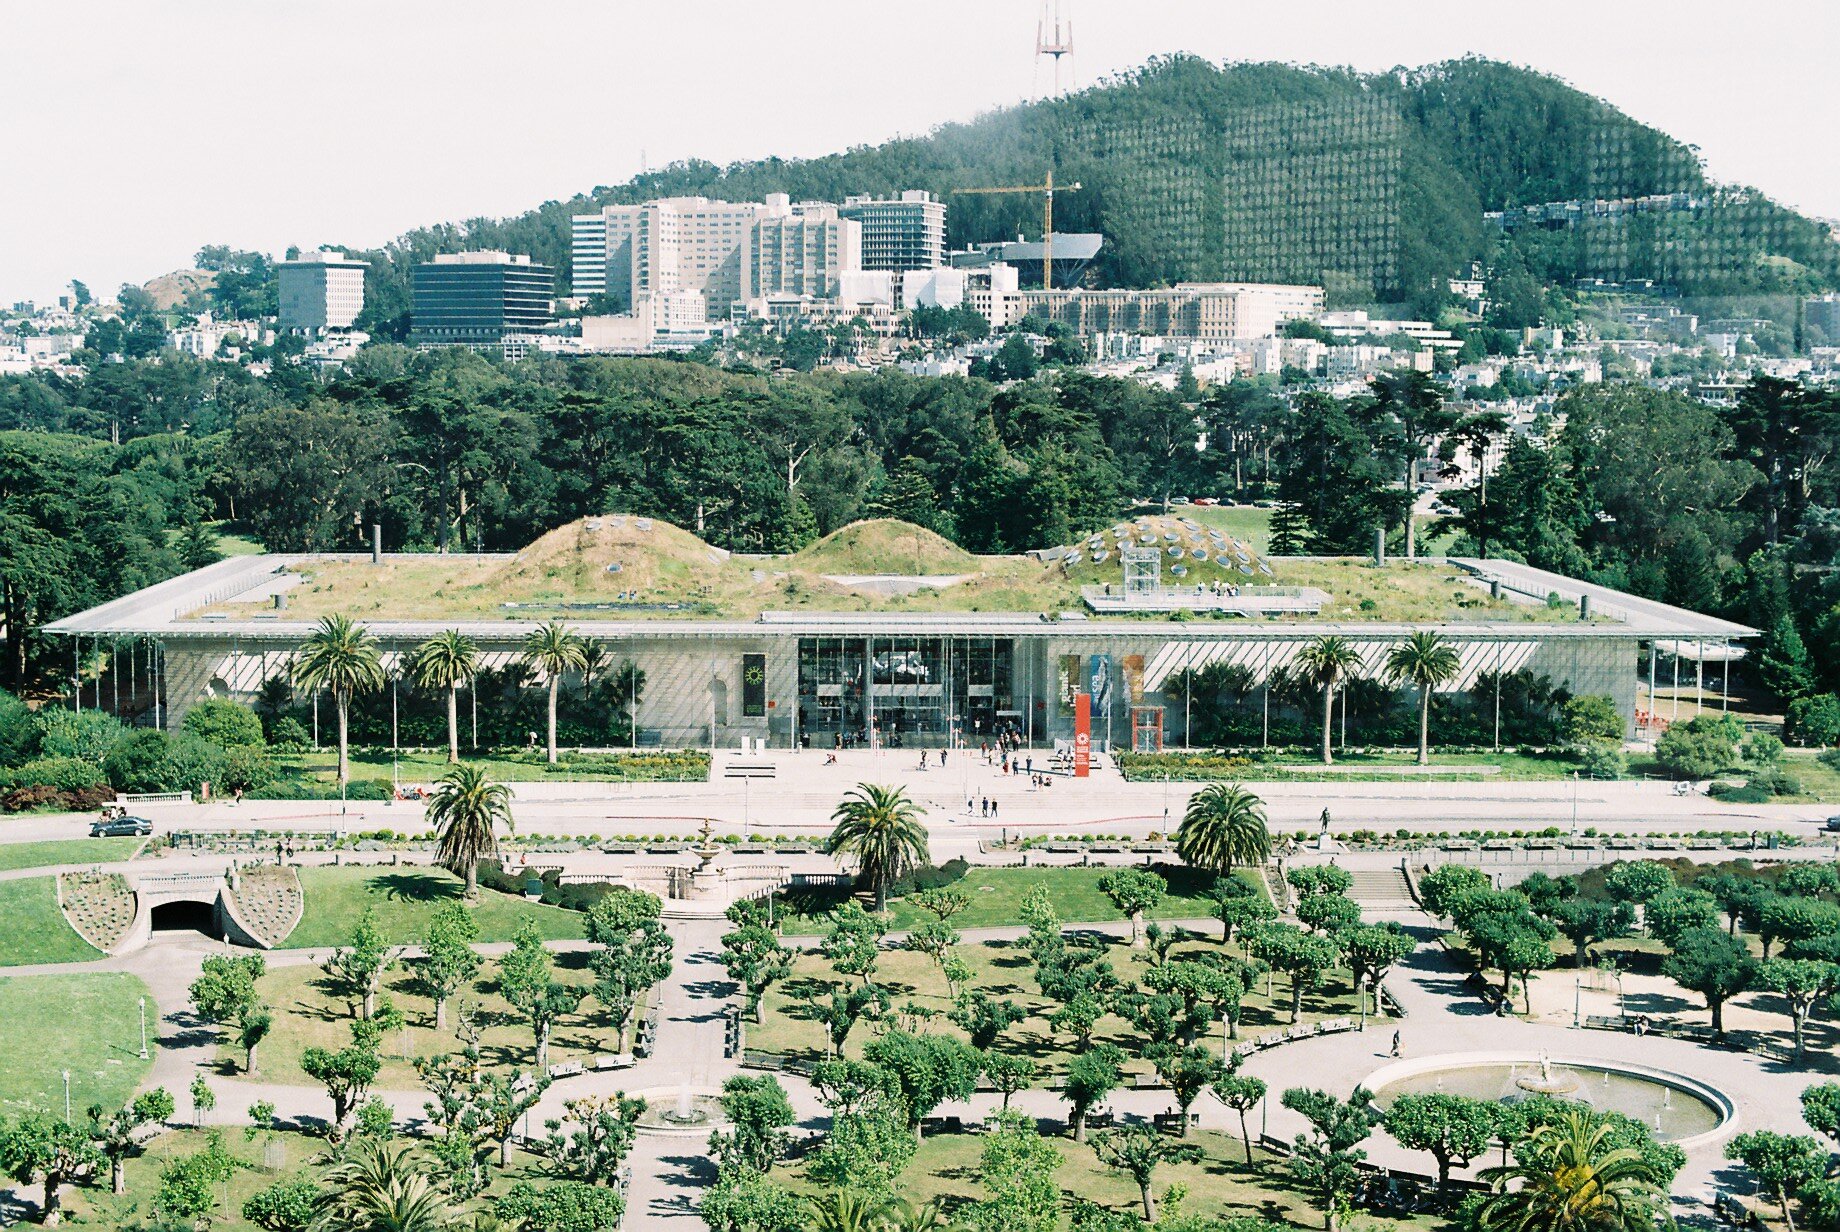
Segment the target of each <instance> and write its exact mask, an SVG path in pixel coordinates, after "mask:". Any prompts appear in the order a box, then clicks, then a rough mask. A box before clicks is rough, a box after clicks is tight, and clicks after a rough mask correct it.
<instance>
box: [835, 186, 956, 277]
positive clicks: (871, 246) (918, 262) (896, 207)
mask: <svg viewBox="0 0 1840 1232" xmlns="http://www.w3.org/2000/svg"><path fill="white" fill-rule="evenodd" d="M838 214H839V215H841V216H842V217H844V218H848V219H853V220H854V221H855V222H857V223H859V224H860V225H861V226H862V267H863V268H864V269H866V270H887V271H889V272H891V273H895V274H899V273H903V272H905V271H907V270H920V269H936V268H938V267H939V266H941V265H944V264H945V263H946V205H945V202H943V201H936V200H934V199H933V194H932V193H929V192H921V191H918V190H910V191H908V192H904V193H902V194H901V195H900V196H898V197H868V196H856V197H845V198H844V199H843V205H842V207H841V208H840V209H839V210H838Z"/></svg>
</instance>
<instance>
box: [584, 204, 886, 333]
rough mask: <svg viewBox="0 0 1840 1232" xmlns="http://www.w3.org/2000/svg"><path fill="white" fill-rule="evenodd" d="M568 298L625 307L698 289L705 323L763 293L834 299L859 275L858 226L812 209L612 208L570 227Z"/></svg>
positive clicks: (821, 207)
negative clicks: (841, 283) (845, 281)
mask: <svg viewBox="0 0 1840 1232" xmlns="http://www.w3.org/2000/svg"><path fill="white" fill-rule="evenodd" d="M571 227H572V231H571V240H572V244H573V248H572V252H573V262H574V269H575V275H574V293H575V294H576V295H577V296H583V297H587V296H595V295H608V296H611V297H612V298H613V299H615V300H616V301H617V302H619V303H621V304H623V305H631V304H635V303H637V302H638V300H639V297H640V296H641V295H644V294H647V293H651V292H662V293H666V294H669V293H672V292H677V291H695V292H697V293H698V294H700V295H702V297H703V301H704V304H705V306H706V309H707V311H708V313H709V315H710V316H711V317H713V318H720V317H726V316H727V315H728V314H729V311H730V310H731V308H732V307H733V305H734V304H736V303H737V302H745V301H748V300H751V299H755V298H758V297H762V296H766V295H779V294H785V295H811V296H815V297H821V298H828V297H832V296H835V295H836V294H837V286H838V280H839V278H840V277H841V276H842V275H843V274H845V273H849V272H852V271H855V270H860V269H861V268H862V230H861V227H860V226H859V225H858V224H857V223H855V222H853V221H851V220H848V219H845V218H842V217H840V216H839V215H838V212H837V207H836V206H833V205H827V204H823V203H818V202H801V203H798V204H794V203H793V202H792V201H791V200H790V199H789V198H787V197H786V195H785V194H783V193H775V194H772V195H770V196H768V197H767V199H766V200H765V201H764V202H730V201H712V200H710V199H708V198H707V197H670V198H665V199H663V200H659V201H647V202H645V203H643V204H641V205H609V206H606V207H604V208H602V210H601V211H600V213H598V214H579V215H576V216H575V217H574V218H573V219H572V220H571Z"/></svg>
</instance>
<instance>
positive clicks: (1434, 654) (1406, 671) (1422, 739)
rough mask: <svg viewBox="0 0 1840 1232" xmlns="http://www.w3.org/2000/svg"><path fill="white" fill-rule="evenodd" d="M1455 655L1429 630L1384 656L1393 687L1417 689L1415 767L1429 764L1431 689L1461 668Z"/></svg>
mask: <svg viewBox="0 0 1840 1232" xmlns="http://www.w3.org/2000/svg"><path fill="white" fill-rule="evenodd" d="M1461 666H1462V665H1461V663H1459V662H1458V660H1457V652H1456V651H1454V650H1452V649H1451V648H1450V644H1449V643H1448V642H1446V641H1445V640H1444V639H1443V638H1441V637H1439V636H1438V635H1437V634H1435V633H1433V632H1431V631H1430V630H1422V631H1420V632H1418V633H1414V634H1413V635H1412V636H1411V637H1408V638H1407V639H1406V640H1405V641H1403V642H1401V643H1399V645H1397V646H1395V647H1393V649H1392V651H1391V652H1390V653H1389V654H1388V655H1387V656H1386V674H1387V677H1388V678H1389V679H1391V680H1392V681H1393V683H1395V684H1413V685H1417V686H1418V764H1419V765H1421V766H1428V765H1430V764H1431V690H1433V689H1435V688H1437V687H1438V686H1439V685H1441V684H1443V683H1444V682H1446V681H1448V680H1450V679H1451V678H1452V677H1454V676H1455V675H1456V674H1457V670H1458V668H1459V667H1461Z"/></svg>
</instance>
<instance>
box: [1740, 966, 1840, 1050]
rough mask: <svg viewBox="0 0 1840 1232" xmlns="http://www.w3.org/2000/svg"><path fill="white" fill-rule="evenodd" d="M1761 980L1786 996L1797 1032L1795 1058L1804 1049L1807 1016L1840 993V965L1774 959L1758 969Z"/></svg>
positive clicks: (1764, 984) (1772, 989) (1792, 1023)
mask: <svg viewBox="0 0 1840 1232" xmlns="http://www.w3.org/2000/svg"><path fill="white" fill-rule="evenodd" d="M1757 978H1758V983H1759V984H1761V985H1762V986H1763V987H1765V988H1767V989H1769V990H1770V991H1771V992H1774V993H1775V994H1776V995H1777V996H1779V997H1781V998H1782V999H1783V1002H1784V1004H1785V1005H1786V1006H1787V1007H1788V1014H1789V1021H1790V1023H1791V1025H1792V1026H1793V1028H1794V1031H1795V1060H1796V1062H1797V1063H1798V1064H1799V1063H1800V1062H1801V1060H1802V1054H1803V1052H1804V1045H1805V1036H1806V1034H1807V1026H1808V1017H1809V1015H1810V1014H1812V1013H1813V1012H1814V1007H1815V1006H1816V1004H1818V1003H1819V1002H1820V1001H1821V1000H1822V999H1823V998H1826V997H1830V996H1832V995H1833V994H1834V993H1836V992H1840V965H1836V964H1834V963H1830V962H1816V961H1813V960H1811V959H1805V958H1772V959H1770V960H1769V961H1768V962H1766V963H1764V964H1763V965H1762V966H1761V967H1760V968H1758V971H1757Z"/></svg>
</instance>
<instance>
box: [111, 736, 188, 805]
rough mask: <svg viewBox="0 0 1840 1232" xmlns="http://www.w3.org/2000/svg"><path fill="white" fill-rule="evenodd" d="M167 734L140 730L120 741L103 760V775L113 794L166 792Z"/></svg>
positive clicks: (168, 742)
mask: <svg viewBox="0 0 1840 1232" xmlns="http://www.w3.org/2000/svg"><path fill="white" fill-rule="evenodd" d="M170 744H171V741H169V740H168V739H167V738H166V733H165V732H163V731H156V730H155V729H153V728H150V727H148V728H140V729H137V730H135V731H131V732H129V733H128V734H127V735H126V736H124V737H122V739H121V740H120V742H118V743H117V744H116V745H115V747H114V748H112V749H110V750H109V755H108V756H107V757H105V758H103V760H102V771H103V773H104V774H106V775H108V779H109V782H110V783H112V784H114V786H115V790H116V791H165V790H167V787H166V753H167V746H168V745H170Z"/></svg>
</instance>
